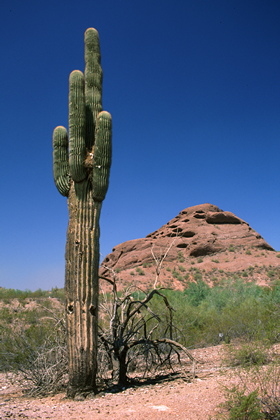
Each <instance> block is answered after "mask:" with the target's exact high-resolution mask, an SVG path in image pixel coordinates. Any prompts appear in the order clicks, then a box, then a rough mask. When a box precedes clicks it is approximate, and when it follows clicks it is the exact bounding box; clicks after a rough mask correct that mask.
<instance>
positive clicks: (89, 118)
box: [53, 28, 112, 397]
mask: <svg viewBox="0 0 280 420" xmlns="http://www.w3.org/2000/svg"><path fill="white" fill-rule="evenodd" d="M111 128H112V122H111V115H110V114H109V113H108V112H106V111H102V69H101V66H100V48H99V36H98V32H97V31H96V30H95V29H93V28H89V29H87V30H86V32H85V72H84V74H83V73H82V72H80V71H78V70H74V71H73V72H72V73H71V74H70V78H69V139H68V134H67V130H66V129H65V128H64V127H62V126H59V127H56V128H55V129H54V132H53V172H54V180H55V184H56V187H57V189H58V191H59V192H60V193H61V194H62V195H63V196H66V197H68V211H69V223H68V230H67V243H66V270H65V271H66V272H65V294H66V325H67V345H68V360H69V385H68V396H70V397H73V396H74V395H76V394H84V393H86V392H91V391H95V378H96V369H97V327H98V293H99V286H98V268H99V218H100V211H101V205H102V201H103V200H104V198H105V195H106V192H107V189H108V181H109V172H110V166H111V137H112V135H111V132H112V130H111Z"/></svg>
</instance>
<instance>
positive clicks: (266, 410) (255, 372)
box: [218, 359, 280, 420]
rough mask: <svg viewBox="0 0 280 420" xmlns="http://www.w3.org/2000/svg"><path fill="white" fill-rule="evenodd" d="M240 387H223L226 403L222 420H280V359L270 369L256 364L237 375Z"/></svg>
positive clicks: (222, 407)
mask: <svg viewBox="0 0 280 420" xmlns="http://www.w3.org/2000/svg"><path fill="white" fill-rule="evenodd" d="M236 375H237V377H238V379H239V381H238V384H237V385H236V386H235V387H233V388H231V389H229V388H227V387H225V388H224V392H225V397H226V400H225V403H222V404H221V405H220V412H219V415H218V418H219V419H225V420H228V419H232V420H239V419H246V420H247V419H248V420H251V419H252V420H254V419H257V420H258V419H266V420H280V387H279V383H280V366H279V361H278V362H277V359H276V360H274V361H273V362H272V363H270V364H269V365H268V366H261V365H260V364H253V365H251V366H250V367H249V368H248V369H244V368H240V370H239V371H237V373H236Z"/></svg>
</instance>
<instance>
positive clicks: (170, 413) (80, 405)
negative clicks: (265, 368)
mask: <svg viewBox="0 0 280 420" xmlns="http://www.w3.org/2000/svg"><path fill="white" fill-rule="evenodd" d="M222 352H223V347H222V346H216V347H209V348H205V349H198V350H195V351H193V355H194V357H195V358H196V360H197V361H198V363H197V368H196V377H195V379H193V380H191V381H190V380H188V379H187V378H184V377H182V376H181V377H180V378H177V379H173V380H168V381H166V380H165V381H161V382H158V383H156V384H153V385H141V386H137V387H134V388H127V389H124V390H122V391H121V392H118V393H100V394H98V395H97V396H95V397H93V398H87V399H86V400H84V401H72V400H68V399H65V394H58V395H55V396H49V397H46V398H28V397H27V396H26V395H24V393H23V387H22V384H20V383H17V382H15V383H13V384H11V382H10V381H9V380H8V379H7V377H6V376H5V375H4V374H1V376H0V380H1V383H0V419H1V420H2V419H12V420H20V419H32V420H36V419H41V420H45V419H56V420H62V419H63V420H64V419H67V420H89V419H94V420H95V419H96V420H98V419H110V420H121V419H131V420H148V419H155V420H156V419H181V420H183V419H184V420H208V419H210V418H212V419H214V418H215V412H216V407H217V406H218V404H219V403H221V402H222V401H223V391H222V388H221V384H228V383H229V377H228V374H229V371H227V370H225V369H223V368H221V359H222Z"/></svg>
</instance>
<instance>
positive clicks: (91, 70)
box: [84, 28, 102, 150]
mask: <svg viewBox="0 0 280 420" xmlns="http://www.w3.org/2000/svg"><path fill="white" fill-rule="evenodd" d="M84 42H85V102H86V115H87V122H86V124H87V126H86V131H87V139H86V146H87V148H88V150H90V149H91V148H92V146H93V141H94V131H95V123H96V118H97V115H98V114H99V112H101V111H102V68H101V64H100V45H99V35H98V32H97V30H96V29H94V28H89V29H87V30H86V32H85V36H84Z"/></svg>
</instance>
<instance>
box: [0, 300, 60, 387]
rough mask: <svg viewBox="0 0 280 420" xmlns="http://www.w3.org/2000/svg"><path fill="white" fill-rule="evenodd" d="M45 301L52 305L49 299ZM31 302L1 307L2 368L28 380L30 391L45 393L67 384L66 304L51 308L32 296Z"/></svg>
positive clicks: (0, 356)
mask: <svg viewBox="0 0 280 420" xmlns="http://www.w3.org/2000/svg"><path fill="white" fill-rule="evenodd" d="M40 299H41V298H40ZM40 302H41V300H40ZM45 303H48V306H50V301H49V299H47V300H45ZM28 305H29V306H28ZM28 305H26V302H24V301H23V302H21V301H18V300H14V299H12V300H11V301H10V304H9V305H7V306H5V307H2V308H1V310H0V319H1V321H0V340H1V347H0V370H1V371H9V372H11V371H13V372H15V373H17V374H18V375H20V376H21V377H22V378H23V379H25V380H27V381H28V383H29V385H30V389H29V392H30V393H31V394H33V395H45V394H48V393H50V392H56V391H58V390H59V389H61V388H62V387H63V386H64V384H65V375H66V360H67V357H66V344H65V328H64V321H63V317H62V314H63V306H62V305H59V304H57V305H54V306H53V307H52V308H49V307H46V306H44V305H43V303H40V304H38V303H36V302H35V301H31V300H30V299H29V300H28Z"/></svg>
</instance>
